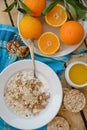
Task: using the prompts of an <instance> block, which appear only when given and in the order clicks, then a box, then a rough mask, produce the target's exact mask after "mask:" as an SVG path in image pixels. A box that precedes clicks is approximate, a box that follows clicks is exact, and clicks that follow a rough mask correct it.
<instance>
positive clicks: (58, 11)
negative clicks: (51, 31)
mask: <svg viewBox="0 0 87 130" xmlns="http://www.w3.org/2000/svg"><path fill="white" fill-rule="evenodd" d="M66 20H67V13H66V10H65V8H64V7H63V6H62V5H61V4H57V5H56V6H55V7H54V8H53V9H52V10H51V11H50V12H48V13H47V14H46V15H45V21H46V23H47V24H49V25H50V26H52V27H59V26H61V25H63V24H64V23H65V21H66Z"/></svg>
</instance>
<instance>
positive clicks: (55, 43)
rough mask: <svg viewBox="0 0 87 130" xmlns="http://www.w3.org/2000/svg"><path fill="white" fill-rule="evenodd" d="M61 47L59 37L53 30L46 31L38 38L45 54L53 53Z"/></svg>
mask: <svg viewBox="0 0 87 130" xmlns="http://www.w3.org/2000/svg"><path fill="white" fill-rule="evenodd" d="M59 47H60V42H59V38H58V37H57V35H56V34H54V33H53V32H45V33H43V34H42V35H41V36H40V38H39V39H38V48H39V50H40V52H41V53H43V54H45V55H53V54H54V53H56V52H57V51H58V49H59Z"/></svg>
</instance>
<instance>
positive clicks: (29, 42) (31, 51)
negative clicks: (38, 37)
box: [27, 39, 36, 78]
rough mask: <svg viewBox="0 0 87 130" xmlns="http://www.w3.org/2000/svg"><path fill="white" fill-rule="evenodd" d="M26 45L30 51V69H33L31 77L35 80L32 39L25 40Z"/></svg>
mask: <svg viewBox="0 0 87 130" xmlns="http://www.w3.org/2000/svg"><path fill="white" fill-rule="evenodd" d="M27 45H28V47H29V49H30V55H31V59H32V67H33V77H34V78H36V73H35V60H34V40H33V39H28V40H27Z"/></svg>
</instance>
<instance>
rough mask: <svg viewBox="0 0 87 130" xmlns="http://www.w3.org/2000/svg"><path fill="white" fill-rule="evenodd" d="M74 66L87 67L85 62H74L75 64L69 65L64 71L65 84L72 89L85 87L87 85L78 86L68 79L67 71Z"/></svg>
mask: <svg viewBox="0 0 87 130" xmlns="http://www.w3.org/2000/svg"><path fill="white" fill-rule="evenodd" d="M75 64H82V65H85V66H86V67H87V64H86V63H85V62H82V61H75V62H72V63H70V64H69V65H68V66H67V68H66V70H65V79H66V81H67V83H68V84H69V85H71V86H72V87H75V88H81V87H85V86H87V83H85V84H81V85H78V84H75V83H74V82H72V81H71V79H70V77H69V71H70V69H71V68H72V66H73V65H75ZM81 76H82V75H81Z"/></svg>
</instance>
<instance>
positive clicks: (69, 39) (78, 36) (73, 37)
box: [59, 21, 84, 45]
mask: <svg viewBox="0 0 87 130" xmlns="http://www.w3.org/2000/svg"><path fill="white" fill-rule="evenodd" d="M59 35H60V39H61V40H62V42H63V43H65V44H67V45H75V44H78V43H79V42H80V41H81V40H82V38H83V36H84V28H83V26H82V25H81V24H80V23H79V22H77V21H68V22H66V23H64V24H63V25H62V27H61V28H60V31H59Z"/></svg>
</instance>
